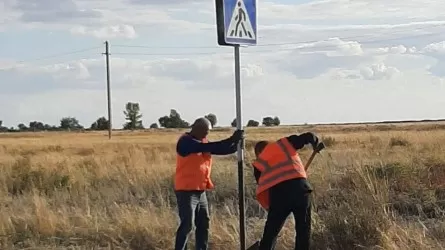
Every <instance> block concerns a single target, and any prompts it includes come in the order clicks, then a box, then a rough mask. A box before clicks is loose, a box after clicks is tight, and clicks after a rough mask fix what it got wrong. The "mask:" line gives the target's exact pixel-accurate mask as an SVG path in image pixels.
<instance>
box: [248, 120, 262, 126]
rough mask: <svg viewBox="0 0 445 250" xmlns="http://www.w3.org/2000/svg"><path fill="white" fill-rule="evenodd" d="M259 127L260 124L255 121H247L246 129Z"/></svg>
mask: <svg viewBox="0 0 445 250" xmlns="http://www.w3.org/2000/svg"><path fill="white" fill-rule="evenodd" d="M259 125H260V123H259V122H257V121H255V120H249V121H248V122H247V127H258V126H259Z"/></svg>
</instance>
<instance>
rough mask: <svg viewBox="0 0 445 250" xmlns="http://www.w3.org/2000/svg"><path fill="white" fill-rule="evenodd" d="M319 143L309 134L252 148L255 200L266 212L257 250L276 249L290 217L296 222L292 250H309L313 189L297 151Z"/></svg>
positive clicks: (292, 136) (263, 142) (260, 143)
mask: <svg viewBox="0 0 445 250" xmlns="http://www.w3.org/2000/svg"><path fill="white" fill-rule="evenodd" d="M318 143H319V139H318V137H317V136H316V135H315V134H313V133H310V132H308V133H303V134H300V135H291V136H288V137H283V138H281V139H279V140H278V141H276V142H267V141H260V142H258V143H257V144H256V145H255V155H256V157H257V159H256V160H255V161H254V162H253V166H254V175H255V179H256V182H257V184H258V186H257V190H256V197H257V200H258V202H259V203H260V204H261V206H262V207H263V208H265V209H266V210H268V214H267V221H266V224H265V226H264V232H263V236H262V238H261V241H260V243H259V250H271V249H274V248H275V244H276V241H277V237H278V233H279V232H280V231H281V229H282V227H283V225H284V223H285V221H286V219H287V217H288V216H289V214H291V213H292V214H293V215H294V218H295V231H296V238H295V249H296V250H297V249H298V250H307V249H309V238H310V233H311V192H312V191H313V189H312V187H311V185H310V184H309V182H308V181H307V174H306V171H305V168H304V165H303V163H302V161H301V159H300V157H299V155H298V152H297V150H299V149H301V148H303V147H304V146H305V145H306V144H311V145H312V147H313V148H316V147H317V145H318Z"/></svg>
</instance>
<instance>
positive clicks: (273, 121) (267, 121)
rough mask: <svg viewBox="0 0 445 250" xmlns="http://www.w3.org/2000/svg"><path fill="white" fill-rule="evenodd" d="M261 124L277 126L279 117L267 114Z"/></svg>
mask: <svg viewBox="0 0 445 250" xmlns="http://www.w3.org/2000/svg"><path fill="white" fill-rule="evenodd" d="M263 125H264V126H267V127H271V126H279V125H280V118H278V117H277V116H275V117H274V118H272V117H270V116H268V117H264V118H263Z"/></svg>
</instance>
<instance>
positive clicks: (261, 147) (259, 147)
mask: <svg viewBox="0 0 445 250" xmlns="http://www.w3.org/2000/svg"><path fill="white" fill-rule="evenodd" d="M266 146H267V141H259V142H257V143H256V144H255V149H254V150H255V155H256V157H258V155H260V154H261V152H263V150H264V148H265V147H266Z"/></svg>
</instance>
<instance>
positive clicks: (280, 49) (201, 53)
mask: <svg viewBox="0 0 445 250" xmlns="http://www.w3.org/2000/svg"><path fill="white" fill-rule="evenodd" d="M434 35H442V33H430V34H420V35H412V36H404V37H397V38H388V39H375V40H368V41H362V42H360V43H359V44H371V43H375V42H385V41H394V40H399V39H406V38H416V37H425V36H434ZM322 41H327V40H318V41H314V43H315V42H322ZM308 43H311V42H302V43H299V44H298V43H292V44H291V43H289V44H286V45H294V46H296V47H291V48H268V49H263V50H249V51H243V52H242V53H244V54H257V53H267V52H279V51H296V50H304V49H309V48H310V47H306V46H305V45H307V44H308ZM348 43H349V44H350V43H352V42H347V43H346V44H348ZM282 45H284V44H282ZM337 47H338V45H335V44H332V45H324V46H317V47H315V48H316V49H330V48H337ZM113 54H114V55H146V56H180V55H221V54H232V52H229V51H228V52H219V51H214V52H184V53H140V52H115V53H113Z"/></svg>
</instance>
